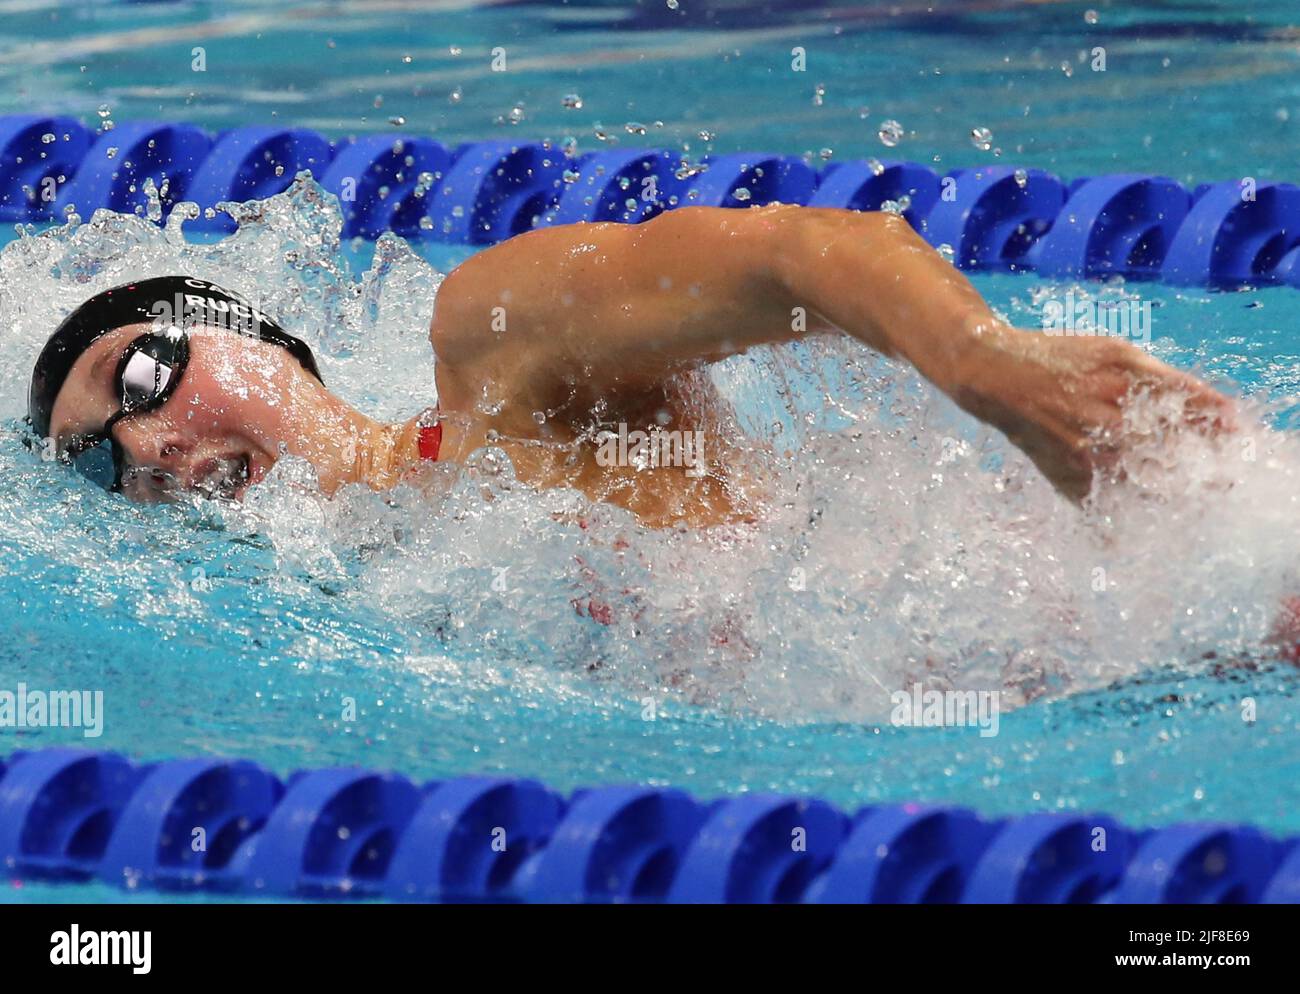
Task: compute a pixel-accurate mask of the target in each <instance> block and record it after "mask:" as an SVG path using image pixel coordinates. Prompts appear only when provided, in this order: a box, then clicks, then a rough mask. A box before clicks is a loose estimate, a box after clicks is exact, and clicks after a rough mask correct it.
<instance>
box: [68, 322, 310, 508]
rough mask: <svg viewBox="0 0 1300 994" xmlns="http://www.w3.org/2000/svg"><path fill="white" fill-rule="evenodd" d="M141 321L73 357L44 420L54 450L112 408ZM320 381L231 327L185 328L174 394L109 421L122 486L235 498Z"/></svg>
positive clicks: (154, 495) (149, 493)
mask: <svg viewBox="0 0 1300 994" xmlns="http://www.w3.org/2000/svg"><path fill="white" fill-rule="evenodd" d="M149 330H150V326H149V325H148V324H137V325H130V326H127V327H125V328H119V329H117V330H115V331H113V332H110V333H109V334H107V335H105V336H104V337H103V338H101V339H99V340H98V341H96V342H95V343H94V344H93V345H91V347H90V348H89V349H87V350H86V352H85V353H83V354H82V355H81V356H80V357H78V359H77V362H76V364H75V365H74V366H73V368H72V371H71V373H70V374H69V375H68V378H67V380H66V381H65V383H64V385H63V388H62V389H61V390H60V391H59V397H58V400H57V402H56V403H55V405H54V410H53V412H52V414H51V417H50V435H51V436H52V437H53V438H54V439H55V440H56V442H57V444H58V446H59V448H60V450H63V449H64V448H65V447H66V446H67V445H68V444H70V443H71V442H72V441H73V440H74V439H75V438H76V436H78V435H84V434H90V433H95V432H99V431H100V430H102V428H103V426H104V423H105V422H106V421H107V420H108V418H109V417H110V416H112V415H113V414H114V413H115V412H116V411H117V410H118V409H119V408H120V407H121V402H120V400H119V399H118V393H117V383H116V382H115V381H116V377H117V372H118V364H119V362H120V361H121V358H122V355H123V352H124V351H125V349H126V348H127V346H128V345H130V343H131V342H132V341H133V340H135V339H136V338H137V337H138V336H139V335H141V334H143V333H144V332H146V331H149ZM317 389H319V384H318V383H317V382H316V381H315V380H314V379H312V378H311V376H310V375H309V374H307V373H306V371H305V370H303V368H302V367H301V366H300V365H299V364H298V362H297V361H296V360H295V359H294V358H293V357H292V356H291V355H289V354H288V353H287V352H286V351H285V350H284V349H281V348H279V347H277V346H275V345H271V344H268V343H265V342H260V341H256V340H254V339H250V338H248V337H246V336H243V335H239V334H237V333H235V332H231V331H224V330H218V329H209V328H199V329H195V330H193V331H192V332H191V333H190V351H189V362H188V363H187V364H186V366H185V369H184V371H183V373H182V374H181V376H180V381H179V384H178V386H177V388H176V390H175V392H174V393H172V394H171V396H170V397H168V398H167V400H166V401H165V402H164V403H163V404H162V406H161V407H159V408H157V409H155V410H152V411H141V412H140V413H137V414H130V415H127V416H126V417H124V418H122V419H121V420H120V421H118V422H117V423H116V424H115V425H114V427H113V430H112V432H113V438H114V440H115V441H116V442H117V443H118V445H119V446H121V451H122V455H123V457H124V465H123V469H122V493H123V494H125V495H126V496H127V497H129V498H130V499H132V500H136V501H143V502H155V501H162V500H173V499H176V498H178V497H180V496H182V495H184V494H186V493H191V492H197V493H199V494H202V495H204V496H209V497H218V496H219V497H233V498H240V497H242V496H243V495H244V493H245V491H246V490H247V489H248V487H250V486H252V485H253V484H254V483H257V482H258V481H259V480H261V479H262V478H263V477H264V476H266V474H267V472H268V471H269V470H270V469H271V467H272V466H273V465H274V464H275V461H276V458H277V456H278V454H279V452H280V444H281V440H282V439H283V438H284V437H285V428H286V425H287V424H289V423H290V422H291V421H292V420H294V417H295V414H296V415H297V417H298V419H301V417H302V413H303V412H302V410H301V408H302V407H303V405H304V404H308V405H309V404H310V403H311V401H312V397H313V394H314V393H315V391H316V390H317Z"/></svg>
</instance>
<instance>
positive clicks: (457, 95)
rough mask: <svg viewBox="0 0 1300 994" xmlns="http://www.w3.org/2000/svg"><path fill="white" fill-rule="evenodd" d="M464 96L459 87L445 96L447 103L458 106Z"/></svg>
mask: <svg viewBox="0 0 1300 994" xmlns="http://www.w3.org/2000/svg"><path fill="white" fill-rule="evenodd" d="M464 95H465V93H464V91H463V90H462V89H461V88H460V87H459V86H457V87H455V88H454V89H453V90H452V91H451V92H450V93H448V94H447V102H448V103H453V104H458V103H460V100H461V97H463V96H464Z"/></svg>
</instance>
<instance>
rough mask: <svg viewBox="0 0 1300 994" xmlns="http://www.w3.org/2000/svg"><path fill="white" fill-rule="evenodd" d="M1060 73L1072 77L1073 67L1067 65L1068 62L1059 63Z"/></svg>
mask: <svg viewBox="0 0 1300 994" xmlns="http://www.w3.org/2000/svg"><path fill="white" fill-rule="evenodd" d="M1061 72H1063V73H1065V75H1066V76H1073V75H1074V67H1073V66H1071V65H1070V63H1069V62H1068V61H1062V62H1061Z"/></svg>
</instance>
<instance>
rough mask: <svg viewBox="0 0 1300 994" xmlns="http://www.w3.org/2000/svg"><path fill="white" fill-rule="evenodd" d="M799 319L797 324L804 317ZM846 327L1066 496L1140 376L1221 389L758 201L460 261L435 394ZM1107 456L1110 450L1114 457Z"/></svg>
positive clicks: (516, 245)
mask: <svg viewBox="0 0 1300 994" xmlns="http://www.w3.org/2000/svg"><path fill="white" fill-rule="evenodd" d="M801 318H802V320H801ZM837 329H838V330H840V331H843V332H845V333H847V334H849V335H852V336H853V337H855V338H857V339H859V340H861V341H863V342H865V343H866V344H868V345H870V346H871V347H873V348H875V349H877V350H879V351H880V352H883V353H885V354H886V355H890V356H896V357H898V358H901V359H905V360H906V361H907V362H909V363H911V364H912V365H913V366H914V367H915V368H916V369H917V370H918V371H919V372H920V373H921V374H922V375H924V376H925V377H926V378H927V379H929V380H930V381H931V382H933V383H934V384H935V385H936V386H937V387H939V388H940V389H941V390H943V391H944V392H945V393H947V394H948V395H949V396H951V397H952V398H953V399H954V400H956V401H957V403H958V404H960V405H961V406H962V407H963V408H965V409H966V410H967V411H969V412H970V413H972V414H974V415H975V416H976V417H979V418H981V419H982V420H984V421H986V422H988V423H989V424H991V425H993V426H994V427H996V428H998V429H1000V430H1002V431H1003V432H1005V433H1006V434H1007V436H1008V437H1009V438H1010V439H1011V440H1012V441H1013V442H1015V444H1016V445H1018V446H1019V447H1020V448H1022V449H1023V450H1024V451H1025V452H1026V453H1027V454H1028V455H1029V456H1030V457H1031V458H1032V459H1033V460H1034V461H1035V463H1037V465H1038V466H1039V468H1040V469H1042V471H1043V472H1044V473H1045V474H1046V475H1047V477H1048V478H1049V479H1050V480H1051V481H1052V482H1053V483H1054V484H1055V485H1056V486H1057V487H1058V488H1059V489H1061V490H1062V491H1063V492H1064V493H1066V494H1068V495H1070V496H1073V497H1076V498H1078V497H1082V496H1083V495H1084V494H1086V493H1087V491H1088V488H1089V485H1090V481H1091V477H1092V473H1093V470H1094V468H1095V467H1096V465H1097V464H1098V462H1099V461H1100V460H1102V459H1104V458H1106V456H1107V455H1108V452H1107V448H1106V446H1105V445H1101V446H1099V445H1098V444H1097V435H1098V433H1104V432H1107V431H1113V430H1114V429H1116V428H1117V427H1118V426H1119V424H1120V421H1121V407H1120V405H1121V403H1122V401H1123V400H1124V398H1125V396H1126V395H1127V394H1128V392H1129V390H1130V389H1131V387H1132V386H1133V384H1134V383H1135V382H1141V383H1146V384H1149V385H1150V386H1152V387H1153V388H1155V389H1177V390H1182V391H1186V392H1188V394H1189V396H1190V408H1189V414H1191V415H1192V416H1196V417H1200V416H1203V415H1204V414H1206V413H1207V412H1211V413H1214V414H1216V415H1217V413H1219V412H1221V411H1223V410H1224V408H1225V405H1226V399H1225V398H1223V397H1222V396H1220V395H1219V394H1217V393H1215V392H1214V391H1213V390H1211V389H1210V388H1209V387H1207V386H1206V385H1204V384H1203V383H1201V382H1200V381H1199V380H1197V379H1196V378H1195V377H1192V376H1190V375H1188V374H1186V373H1181V372H1179V371H1178V370H1175V369H1173V368H1171V367H1169V366H1166V365H1164V364H1163V363H1160V362H1158V361H1157V360H1155V359H1152V358H1151V357H1149V356H1147V355H1146V354H1145V353H1143V352H1142V351H1141V350H1140V349H1137V348H1135V347H1133V346H1131V345H1128V344H1127V343H1124V342H1121V341H1119V340H1117V339H1112V338H1078V337H1049V336H1045V335H1039V334H1031V333H1028V332H1023V331H1019V330H1017V329H1014V328H1012V327H1010V326H1008V325H1006V324H1005V323H1003V322H1001V321H999V320H998V319H997V318H996V317H995V316H994V315H993V313H992V312H991V311H990V309H989V307H988V305H987V304H985V303H984V301H983V299H982V298H981V297H980V296H979V294H978V293H977V292H976V291H975V289H974V288H973V287H972V286H971V284H970V283H969V282H968V281H967V280H966V279H965V277H963V276H962V275H961V274H960V273H959V272H957V270H955V269H954V268H953V267H952V266H951V265H950V264H949V263H948V262H946V261H945V260H944V259H943V258H942V257H941V256H940V255H939V254H938V253H936V252H935V251H934V250H933V249H931V248H930V246H928V245H927V244H926V243H925V242H924V241H923V240H922V239H921V238H920V237H919V236H917V235H916V234H915V233H914V232H913V231H912V229H911V228H910V227H909V226H908V225H907V223H906V222H905V221H903V220H902V219H901V218H898V217H895V216H893V215H889V214H880V213H856V212H852V211H842V210H833V209H813V208H805V207H792V206H772V207H764V208H752V209H749V210H725V209H718V208H704V207H688V208H680V209H678V210H675V211H671V212H669V213H666V214H664V215H662V216H660V217H658V218H656V219H654V220H652V221H649V222H647V223H645V224H640V225H622V224H578V225H568V226H563V227H555V228H546V229H541V230H538V231H534V232H530V233H528V234H525V235H521V236H518V237H516V238H512V239H510V240H509V241H506V242H503V243H501V244H500V245H497V246H495V247H493V248H491V249H488V250H486V251H484V252H481V253H479V254H478V255H476V256H474V257H472V258H471V259H469V260H467V261H466V262H465V263H464V264H462V265H461V266H460V267H458V268H457V269H456V270H455V271H454V272H452V273H451V275H450V276H448V277H447V279H446V281H445V282H444V284H443V286H442V288H441V289H440V291H439V293H438V299H437V305H436V312H435V316H434V322H433V328H432V331H431V337H432V342H433V347H434V351H435V353H436V354H437V357H438V389H439V400H440V403H442V404H443V405H444V407H445V408H446V409H449V410H454V409H457V408H459V409H462V410H465V411H469V410H471V409H472V408H473V407H474V406H475V405H476V404H478V402H479V401H480V399H481V398H482V396H483V393H484V390H485V388H489V386H490V389H489V391H488V392H490V393H492V394H495V395H496V396H498V397H500V398H502V399H506V400H507V404H506V406H505V408H504V409H503V410H502V413H501V415H500V416H499V418H498V419H497V422H498V423H497V426H498V427H500V428H501V429H502V430H503V432H509V431H511V429H512V427H513V425H514V423H515V422H516V421H518V420H519V419H525V418H528V417H529V416H530V413H531V411H533V410H538V409H545V408H548V407H550V406H554V405H555V404H556V403H562V402H563V401H564V400H565V399H567V398H570V397H571V396H572V395H573V394H574V391H575V389H576V390H577V392H578V398H579V399H580V400H587V399H589V398H590V399H594V398H597V397H599V396H600V395H601V394H602V392H603V391H608V390H616V389H627V388H633V389H635V388H638V387H642V386H645V387H650V386H653V385H654V384H656V383H659V382H662V380H663V379H664V378H665V377H667V376H669V375H671V374H672V373H673V372H675V371H677V370H679V369H681V368H683V367H686V366H690V365H694V364H697V363H699V362H701V361H708V360H714V359H721V358H724V357H726V356H728V355H732V354H735V353H737V352H742V351H744V350H745V349H747V348H750V347H752V346H754V345H759V344H765V343H771V342H782V341H789V340H791V339H794V338H799V337H802V336H804V335H806V334H809V333H815V332H823V331H832V330H837ZM1112 454H1113V453H1112Z"/></svg>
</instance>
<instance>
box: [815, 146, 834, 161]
mask: <svg viewBox="0 0 1300 994" xmlns="http://www.w3.org/2000/svg"><path fill="white" fill-rule="evenodd" d="M834 154H835V150H834V149H833V148H824V149H822V150H821V151H820V152H818V153H817V156H818V158H820V159H821V160H822V161H823V162H828V161H829V160H830V158H831V157H832V156H833V155H834Z"/></svg>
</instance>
